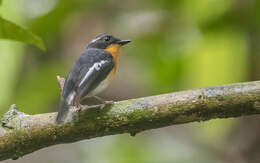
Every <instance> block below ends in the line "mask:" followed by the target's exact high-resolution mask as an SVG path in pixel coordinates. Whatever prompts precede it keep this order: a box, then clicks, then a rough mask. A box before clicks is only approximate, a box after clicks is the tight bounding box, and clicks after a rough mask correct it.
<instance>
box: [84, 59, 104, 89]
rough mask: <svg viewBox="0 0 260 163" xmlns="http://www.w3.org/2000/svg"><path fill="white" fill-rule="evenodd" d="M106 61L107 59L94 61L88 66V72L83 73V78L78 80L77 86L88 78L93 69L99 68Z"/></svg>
mask: <svg viewBox="0 0 260 163" xmlns="http://www.w3.org/2000/svg"><path fill="white" fill-rule="evenodd" d="M107 62H108V61H106V60H102V61H100V62H96V63H94V64H93V66H92V67H90V68H89V70H88V72H87V73H86V74H85V76H84V77H83V79H82V80H81V81H80V83H79V87H80V86H81V85H82V84H83V83H84V81H85V80H86V79H88V78H89V76H90V75H91V74H92V73H93V71H94V70H96V71H99V70H100V68H101V67H102V66H103V65H104V64H105V63H107Z"/></svg>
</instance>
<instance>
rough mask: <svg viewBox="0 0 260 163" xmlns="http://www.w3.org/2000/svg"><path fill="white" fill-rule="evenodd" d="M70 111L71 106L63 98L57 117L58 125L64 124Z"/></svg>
mask: <svg viewBox="0 0 260 163" xmlns="http://www.w3.org/2000/svg"><path fill="white" fill-rule="evenodd" d="M68 111H69V105H68V103H67V101H66V100H65V99H64V98H63V97H62V98H61V102H60V108H59V112H58V115H57V117H56V122H57V123H63V122H64V120H65V118H66V116H67V114H68Z"/></svg>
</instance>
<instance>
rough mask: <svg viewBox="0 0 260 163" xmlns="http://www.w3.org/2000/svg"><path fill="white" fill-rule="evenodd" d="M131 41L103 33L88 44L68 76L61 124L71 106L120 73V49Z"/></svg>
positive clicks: (96, 92) (60, 113)
mask: <svg viewBox="0 0 260 163" xmlns="http://www.w3.org/2000/svg"><path fill="white" fill-rule="evenodd" d="M129 42H131V41H130V40H120V39H119V38H116V37H114V36H112V35H106V34H102V35H99V36H97V37H96V38H95V39H93V40H92V41H91V42H90V43H89V44H88V46H87V48H86V51H85V52H84V53H83V54H82V55H81V56H80V57H79V58H78V60H77V61H76V62H75V63H74V64H73V66H72V68H71V70H70V72H69V74H68V76H67V77H66V80H65V83H64V87H63V90H62V95H61V101H60V108H59V112H58V116H57V118H56V121H57V123H61V122H63V121H64V119H65V118H66V116H67V113H68V110H69V106H80V101H81V100H82V99H83V98H84V97H91V96H95V95H96V94H98V93H100V92H101V91H102V90H104V89H105V88H106V87H107V86H108V85H109V83H110V82H111V80H112V78H113V76H114V75H115V72H116V68H117V58H118V55H119V49H120V47H121V46H123V45H125V44H127V43H129Z"/></svg>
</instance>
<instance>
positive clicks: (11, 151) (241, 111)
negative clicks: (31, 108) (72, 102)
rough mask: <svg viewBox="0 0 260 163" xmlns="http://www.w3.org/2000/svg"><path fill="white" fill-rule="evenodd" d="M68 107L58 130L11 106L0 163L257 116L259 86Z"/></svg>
mask: <svg viewBox="0 0 260 163" xmlns="http://www.w3.org/2000/svg"><path fill="white" fill-rule="evenodd" d="M77 110H78V109H77V108H74V107H71V109H70V114H69V115H70V116H69V117H70V120H68V121H69V122H67V123H66V124H61V125H56V124H55V117H56V113H45V114H36V115H27V114H24V113H21V112H18V111H17V110H16V109H15V105H12V107H11V108H10V109H9V111H8V112H7V113H6V114H5V115H4V116H3V120H2V126H1V127H0V160H5V159H9V158H12V159H17V158H19V157H21V156H23V155H26V154H28V153H31V152H34V151H36V150H38V149H41V148H44V147H48V146H51V145H55V144H62V143H71V142H76V141H79V140H83V139H90V138H95V137H101V136H106V135H115V134H122V133H131V135H132V136H134V135H135V134H136V133H138V132H141V131H144V130H149V129H155V128H160V127H165V126H169V125H173V124H182V123H188V122H195V121H205V120H210V119H215V118H229V117H238V116H244V115H252V114H259V113H260V81H255V82H248V83H237V84H231V85H224V86H216V87H208V88H201V89H193V90H188V91H182V92H176V93H169V94H162V95H157V96H151V97H144V98H139V99H132V100H126V101H120V102H117V103H115V104H114V105H112V106H108V107H105V108H103V109H100V108H99V107H96V106H94V107H91V108H84V109H83V110H82V111H80V112H78V111H77Z"/></svg>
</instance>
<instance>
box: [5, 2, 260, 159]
mask: <svg viewBox="0 0 260 163" xmlns="http://www.w3.org/2000/svg"><path fill="white" fill-rule="evenodd" d="M0 15H2V16H3V17H4V18H6V19H8V20H10V21H11V22H16V23H17V24H20V25H21V26H26V27H28V30H29V31H32V32H33V33H36V34H38V35H39V36H40V37H41V38H42V39H43V40H44V42H45V43H46V48H47V52H46V53H47V54H46V55H35V54H40V53H42V52H41V51H39V50H38V49H36V48H31V47H27V46H26V47H25V46H23V45H21V44H19V43H16V42H9V41H3V40H1V41H0V83H1V85H2V87H3V88H1V91H0V108H1V110H0V111H1V112H4V111H6V110H7V109H8V106H9V105H10V104H12V103H16V104H17V106H18V107H20V108H21V110H22V111H24V112H27V113H41V112H49V111H56V110H57V108H58V104H59V90H58V85H57V82H56V75H61V76H65V75H66V73H67V72H68V71H69V69H70V67H71V64H72V63H73V62H74V60H75V59H76V58H77V57H78V56H79V55H80V54H81V52H83V51H84V48H85V46H86V44H87V43H88V42H89V41H90V40H91V39H92V38H93V37H95V36H96V35H98V34H100V33H112V34H114V35H116V36H118V37H120V38H126V39H128V38H129V39H131V40H132V43H131V44H129V46H127V47H124V48H123V49H122V55H121V56H120V62H119V63H122V64H120V65H119V67H120V68H119V69H118V73H117V77H116V79H115V81H114V83H117V84H114V85H113V86H111V88H110V89H108V91H107V94H108V95H107V94H106V93H105V96H106V97H112V98H115V99H122V97H124V98H134V97H139V96H145V95H147V96H148V95H153V94H160V93H167V92H172V91H179V90H183V89H191V88H197V87H204V86H212V85H220V84H227V83H233V82H241V81H247V80H256V79H259V77H260V67H259V64H258V62H259V59H260V55H259V51H260V46H259V43H260V23H259V22H260V21H259V18H260V2H259V1H256V0H252V1H242V0H234V1H232V0H219V1H216V0H199V1H190V0H161V1H156V0H151V1H148V0H142V1H139V0H132V1H124V2H122V1H118V0H109V1H102V0H101V1H94V0H75V1H61V0H38V1H33V0H4V1H3V3H2V6H1V7H0ZM23 34H26V32H24V33H23ZM0 35H1V24H0ZM36 40H37V39H36ZM27 42H29V41H27ZM36 42H37V41H36ZM39 42H41V41H38V44H41V43H39ZM118 83H119V84H118ZM236 124H237V121H236V120H221V121H220V120H214V121H210V122H206V123H201V124H198V123H197V124H193V125H189V127H188V129H187V128H185V127H184V126H183V127H182V128H185V129H181V130H177V132H180V133H184V134H183V135H185V136H180V137H175V136H174V135H175V134H178V133H176V132H174V131H175V128H167V129H165V130H160V131H158V132H160V133H157V136H156V134H155V133H156V132H153V134H151V135H149V134H144V135H141V136H136V137H135V138H133V139H132V140H129V139H131V138H129V137H128V136H118V137H116V138H114V140H113V141H112V142H111V143H110V144H108V145H106V147H104V142H106V140H107V141H110V139H112V138H110V139H109V138H108V139H105V140H102V143H93V145H92V148H91V150H93V151H94V152H91V151H87V152H86V155H87V156H88V154H89V155H91V156H92V157H90V156H88V157H87V158H85V157H84V159H82V160H85V161H86V162H88V161H92V162H96V163H98V162H100V163H110V162H111V163H115V162H140V163H141V162H144V163H145V162H159V161H160V160H161V162H174V161H176V162H191V161H193V162H194V160H196V161H197V162H221V161H223V160H222V158H221V157H216V155H217V154H216V153H217V152H216V151H217V150H216V149H215V147H216V148H217V149H218V148H221V149H222V150H223V151H224V150H225V149H227V146H225V144H226V143H227V142H226V141H227V140H228V139H227V137H228V136H229V135H230V134H231V131H232V129H233V127H234V126H235V125H236ZM149 138H150V139H149ZM164 139H165V140H164ZM194 139H195V141H196V143H194V142H193V143H191V142H192V140H194ZM199 140H200V141H199ZM201 140H203V141H201ZM91 142H92V141H91ZM161 142H162V143H161ZM163 142H164V143H163ZM209 146H210V148H209ZM86 148H87V147H86ZM101 148H102V149H103V148H104V149H106V150H101ZM94 149H96V150H94ZM208 149H212V150H208ZM100 150H101V151H100ZM224 153H225V151H224ZM84 154H85V153H84ZM64 157H65V156H64ZM57 159H58V158H57ZM82 160H81V161H82ZM154 160H156V161H154ZM78 161H79V162H80V158H79V160H78ZM196 161H195V162H196ZM82 162H83V161H82Z"/></svg>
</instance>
